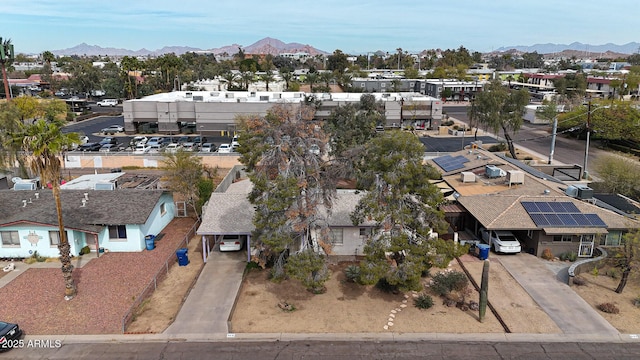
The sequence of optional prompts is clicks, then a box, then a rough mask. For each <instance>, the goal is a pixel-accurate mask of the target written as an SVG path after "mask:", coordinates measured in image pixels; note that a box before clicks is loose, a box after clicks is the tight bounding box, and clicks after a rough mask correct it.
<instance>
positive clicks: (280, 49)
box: [51, 37, 327, 56]
mask: <svg viewBox="0 0 640 360" xmlns="http://www.w3.org/2000/svg"><path fill="white" fill-rule="evenodd" d="M240 48H242V51H244V53H246V54H271V55H279V54H282V53H296V52H306V53H309V54H311V55H318V54H327V52H325V51H322V50H318V49H316V48H314V47H313V46H311V45H305V44H300V43H288V44H287V43H284V42H282V41H280V40H278V39H273V38H270V37H266V38H264V39H262V40H260V41H257V42H255V43H253V44H251V45H249V46H244V47H243V46H241V45H238V44H232V45H226V46H223V47H220V48H211V49H200V48H194V47H189V46H165V47H163V48H161V49H157V50H148V49H145V48H142V49H140V50H128V49H121V48H113V47H106V48H103V47H100V46H98V45H89V44H86V43H82V44H79V45H76V46H74V47H71V48H67V49H60V50H53V51H51V52H52V53H53V54H54V55H57V56H68V55H86V56H94V55H95V56H100V55H102V56H104V55H107V56H125V55H128V56H144V55H156V56H157V55H162V54H170V53H175V54H176V55H182V54H184V53H188V52H209V53H213V54H215V55H220V54H225V53H226V54H228V55H233V54H236V53H237V52H238V49H240Z"/></svg>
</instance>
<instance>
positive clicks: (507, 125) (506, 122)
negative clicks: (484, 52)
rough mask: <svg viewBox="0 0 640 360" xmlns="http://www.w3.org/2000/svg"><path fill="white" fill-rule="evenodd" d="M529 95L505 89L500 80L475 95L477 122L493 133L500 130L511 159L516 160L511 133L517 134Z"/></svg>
mask: <svg viewBox="0 0 640 360" xmlns="http://www.w3.org/2000/svg"><path fill="white" fill-rule="evenodd" d="M528 103H529V93H528V92H527V91H526V90H524V89H520V90H512V89H507V88H506V87H504V86H503V85H502V82H501V81H500V80H497V79H495V80H493V81H491V82H490V83H489V84H488V85H487V86H486V87H485V90H484V91H482V92H480V93H478V94H476V100H475V104H476V106H477V118H478V122H479V123H480V124H482V125H484V126H486V127H488V128H489V129H491V130H492V131H493V132H494V133H496V134H497V133H498V132H499V131H500V130H502V134H503V136H504V138H505V140H506V141H507V145H508V147H509V153H510V154H511V157H513V158H514V159H517V156H516V150H515V147H514V145H513V139H512V138H511V133H512V132H513V133H515V132H517V131H518V130H519V129H520V127H521V126H522V123H523V121H524V120H523V116H524V112H525V106H526V105H527V104H528Z"/></svg>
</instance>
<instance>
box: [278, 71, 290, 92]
mask: <svg viewBox="0 0 640 360" xmlns="http://www.w3.org/2000/svg"><path fill="white" fill-rule="evenodd" d="M280 76H282V80H284V84H285V87H286V88H287V90H289V83H290V82H291V79H292V78H293V74H292V73H291V72H289V71H283V72H282V73H281V74H280Z"/></svg>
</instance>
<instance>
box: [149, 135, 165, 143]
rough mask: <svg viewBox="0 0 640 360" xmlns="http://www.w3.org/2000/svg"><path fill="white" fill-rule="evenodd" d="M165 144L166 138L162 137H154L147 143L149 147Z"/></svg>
mask: <svg viewBox="0 0 640 360" xmlns="http://www.w3.org/2000/svg"><path fill="white" fill-rule="evenodd" d="M162 142H164V138H163V137H161V136H154V137H152V138H151V139H149V140H148V141H147V145H160V144H162Z"/></svg>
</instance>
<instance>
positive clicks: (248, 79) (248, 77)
mask: <svg viewBox="0 0 640 360" xmlns="http://www.w3.org/2000/svg"><path fill="white" fill-rule="evenodd" d="M254 75H255V74H254V73H253V72H252V71H245V72H243V73H242V74H240V78H241V79H242V83H243V85H244V89H245V90H247V91H249V85H250V84H251V83H252V82H253V77H254Z"/></svg>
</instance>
